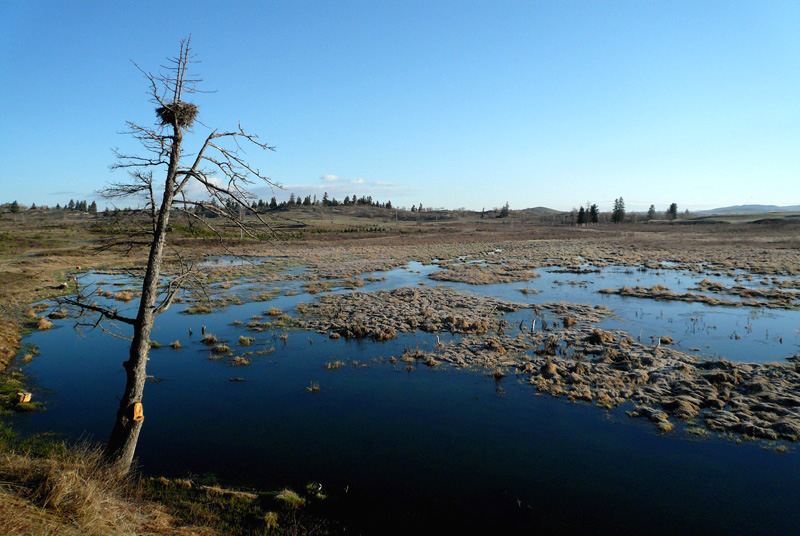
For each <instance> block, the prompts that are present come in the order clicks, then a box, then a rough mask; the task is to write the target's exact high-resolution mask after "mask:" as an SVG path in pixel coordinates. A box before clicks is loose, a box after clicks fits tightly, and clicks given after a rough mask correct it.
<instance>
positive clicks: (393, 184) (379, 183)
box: [372, 181, 397, 186]
mask: <svg viewBox="0 0 800 536" xmlns="http://www.w3.org/2000/svg"><path fill="white" fill-rule="evenodd" d="M372 184H374V185H375V186H397V184H396V183H394V182H386V181H375V182H373V183H372Z"/></svg>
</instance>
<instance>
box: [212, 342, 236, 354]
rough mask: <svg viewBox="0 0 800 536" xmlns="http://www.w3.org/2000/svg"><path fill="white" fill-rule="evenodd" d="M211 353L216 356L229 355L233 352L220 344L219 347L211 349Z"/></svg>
mask: <svg viewBox="0 0 800 536" xmlns="http://www.w3.org/2000/svg"><path fill="white" fill-rule="evenodd" d="M211 352H212V353H214V354H229V353H230V352H231V349H230V348H229V347H228V346H226V345H224V344H218V345H217V346H215V347H214V348H212V349H211Z"/></svg>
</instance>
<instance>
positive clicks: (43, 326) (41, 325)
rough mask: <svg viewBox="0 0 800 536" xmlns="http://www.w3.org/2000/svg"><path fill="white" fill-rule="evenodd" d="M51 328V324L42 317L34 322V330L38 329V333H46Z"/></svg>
mask: <svg viewBox="0 0 800 536" xmlns="http://www.w3.org/2000/svg"><path fill="white" fill-rule="evenodd" d="M52 327H53V323H52V322H50V321H49V320H48V319H47V318H45V317H43V316H42V317H39V320H38V321H37V322H36V329H38V330H39V331H47V330H48V329H50V328H52Z"/></svg>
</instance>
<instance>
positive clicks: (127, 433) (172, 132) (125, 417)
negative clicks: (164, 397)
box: [68, 39, 277, 473]
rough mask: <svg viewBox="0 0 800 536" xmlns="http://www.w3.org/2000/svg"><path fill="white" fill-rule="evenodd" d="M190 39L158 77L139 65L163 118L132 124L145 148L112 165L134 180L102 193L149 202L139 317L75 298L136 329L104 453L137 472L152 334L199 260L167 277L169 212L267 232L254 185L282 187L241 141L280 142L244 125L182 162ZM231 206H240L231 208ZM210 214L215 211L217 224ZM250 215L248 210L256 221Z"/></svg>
mask: <svg viewBox="0 0 800 536" xmlns="http://www.w3.org/2000/svg"><path fill="white" fill-rule="evenodd" d="M189 44H190V40H189V39H184V40H183V41H181V45H180V53H179V54H178V56H177V57H175V58H170V59H169V64H168V66H167V67H164V72H161V73H159V74H157V75H156V74H152V73H149V72H146V71H144V70H142V69H139V70H140V71H142V73H143V74H144V75H145V77H146V78H147V80H148V82H149V86H150V88H149V95H150V97H151V99H152V102H153V103H154V104H155V106H156V115H157V120H158V121H157V124H156V126H154V127H145V126H141V125H139V124H137V123H133V122H128V123H127V124H128V127H129V128H130V134H131V135H132V136H133V137H134V138H136V139H137V140H138V141H139V142H141V144H142V146H143V148H144V149H145V151H144V154H143V155H140V154H126V153H121V152H119V151H115V155H116V157H117V163H116V164H114V165H113V166H112V168H114V169H125V170H127V171H129V173H130V178H131V180H130V181H128V182H126V183H116V184H112V185H110V186H109V187H108V188H106V189H105V190H103V191H102V192H101V193H102V194H103V195H104V196H105V197H107V198H120V197H129V196H135V197H140V198H141V197H143V198H144V199H145V200H146V201H145V203H144V206H143V207H142V208H141V211H142V212H143V213H144V214H145V215H146V217H147V222H148V223H147V226H146V232H145V233H144V235H142V237H141V238H144V239H145V240H144V242H145V243H146V245H147V246H149V256H148V260H147V267H146V269H145V272H144V277H143V280H142V289H141V298H140V301H139V306H138V312H137V314H136V317H135V318H130V317H125V316H123V315H121V314H119V312H118V311H116V310H113V309H111V308H108V307H104V306H101V305H98V304H97V303H96V302H92V301H91V297H90V296H88V295H86V294H82V293H80V292H79V293H78V295H77V296H76V297H73V298H71V299H70V300H68V303H69V304H70V305H73V306H76V307H77V308H78V310H79V311H80V313H79V314H80V315H82V316H83V317H84V318H85V317H86V315H87V314H94V315H97V320H96V322H95V325H99V324H100V321H101V320H111V321H116V322H121V323H123V324H127V325H130V326H131V327H132V328H133V334H132V336H131V337H130V341H131V346H130V353H129V357H128V360H127V361H125V362H124V363H123V366H124V369H125V372H126V384H125V391H124V393H123V395H122V398H121V399H120V404H119V409H118V411H117V414H116V420H115V422H114V428H113V430H112V432H111V436H110V438H109V440H108V445H107V447H106V451H105V453H106V457H107V458H108V459H109V461H111V462H112V463H113V464H115V466H116V468H117V469H118V470H119V471H120V472H122V473H127V472H128V471H129V470H130V467H131V463H132V461H133V456H134V452H135V449H136V443H137V441H138V438H139V433H140V431H141V427H142V421H143V418H144V416H143V406H142V396H143V391H144V384H145V379H146V367H147V359H148V353H149V350H150V332H151V330H152V328H153V324H154V322H155V318H156V316H158V315H159V314H161V313H163V312H165V311H166V310H167V309H168V308H169V307H170V305H171V304H172V303H173V300H174V298H175V297H176V294H177V293H178V292H179V291H180V290H181V289H182V288H184V286H185V285H186V284H187V282H189V281H190V280H191V278H192V274H193V270H192V264H191V263H185V262H181V263H180V264H181V268H180V269H179V270H178V271H177V273H172V274H171V275H170V276H169V277H166V278H165V277H162V261H163V259H164V249H165V246H167V237H168V230H169V224H170V216H178V215H180V216H182V217H185V218H187V220H188V222H190V223H191V224H192V225H198V226H200V227H203V228H205V229H206V230H207V231H211V232H212V233H214V234H216V235H217V236H218V237H219V238H220V240H221V239H222V237H223V233H222V232H221V229H220V228H219V223H217V222H220V221H225V222H227V224H228V225H231V224H232V225H234V226H235V227H236V228H238V229H239V231H240V233H241V235H247V236H248V237H252V238H264V237H265V236H270V234H271V232H272V229H271V228H270V226H269V222H268V221H265V220H264V219H263V218H262V216H261V215H260V214H259V213H258V212H257V211H255V210H253V209H252V208H251V206H250V205H251V201H252V199H253V198H254V196H253V195H252V194H250V193H249V192H248V190H247V188H248V187H249V185H251V184H253V183H254V182H255V181H263V182H264V183H266V184H268V185H270V186H277V185H276V184H275V183H273V182H272V181H271V180H270V179H269V178H267V177H266V176H264V175H262V174H261V172H259V170H258V169H256V168H255V167H252V166H251V165H250V164H248V163H247V162H246V161H245V160H244V159H243V156H242V144H243V143H246V144H250V145H252V146H254V147H255V148H258V149H263V150H274V147H270V146H268V145H266V144H264V143H261V142H259V141H258V137H257V136H255V135H252V134H248V133H246V132H245V131H244V130H243V129H242V127H241V124H240V125H239V127H238V129H237V130H235V131H229V132H219V131H216V130H214V131H213V132H211V133H210V134H209V135H208V137H207V138H206V139H205V142H204V143H203V144H202V146H201V147H200V149H199V151H197V153H195V154H194V155H192V156H191V157H190V158H187V160H189V161H188V162H184V161H183V160H182V157H184V154H183V147H182V142H183V137H184V131H185V130H186V129H189V128H191V127H192V124H193V123H194V121H195V119H196V117H197V113H198V109H197V106H196V105H194V104H192V103H190V102H187V101H185V100H184V98H185V96H186V95H188V94H191V93H194V92H195V91H196V88H195V86H196V84H197V82H199V80H197V79H194V78H192V77H191V76H190V74H189V70H188V68H189V66H190V64H192V63H194V61H193V56H192V55H191V51H190V47H189ZM137 68H138V65H137ZM154 172H156V173H161V172H164V173H165V176H164V178H163V181H164V182H163V186H159V182H158V180H159V179H156V178H155V177H154ZM192 183H195V184H199V185H200V186H201V188H200V190H201V191H202V192H203V194H202V195H201V196H198V195H194V196H191V195H190V192H189V191H188V186H189V185H190V184H192ZM159 197H160V199H159ZM232 204H235V206H237V207H241V209H240V210H231V209H230V207H231V205H232ZM203 214H211V215H213V216H215V218H214V222H212V221H211V220H210V219H209V218H206V217H204V215H203ZM245 215H249V223H248V221H247V220H246V219H245V217H244V216H245ZM220 218H221V219H220ZM265 230H266V232H265ZM134 242H135V240H134V241H133V242H129V244H131V245H132V244H133V243H134Z"/></svg>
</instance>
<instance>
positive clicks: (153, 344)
mask: <svg viewBox="0 0 800 536" xmlns="http://www.w3.org/2000/svg"><path fill="white" fill-rule="evenodd" d="M150 348H152V349H153V350H158V349H159V348H161V343H159V342H158V341H150Z"/></svg>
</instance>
